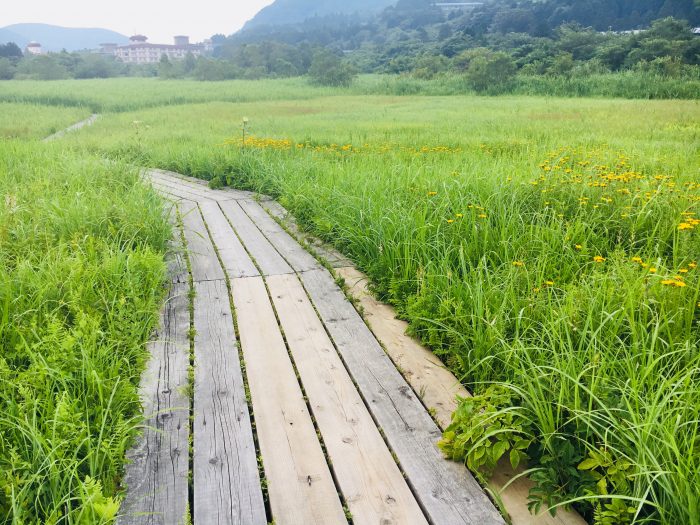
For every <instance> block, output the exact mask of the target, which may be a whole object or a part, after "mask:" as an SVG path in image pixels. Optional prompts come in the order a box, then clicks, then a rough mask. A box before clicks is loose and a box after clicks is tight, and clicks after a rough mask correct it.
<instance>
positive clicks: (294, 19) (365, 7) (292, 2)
mask: <svg viewBox="0 0 700 525" xmlns="http://www.w3.org/2000/svg"><path fill="white" fill-rule="evenodd" d="M393 3H394V0H323V1H318V0H277V1H276V2H274V3H273V4H271V5H269V6H267V7H265V8H263V9H262V10H261V11H260V12H259V13H258V14H257V15H255V17H254V18H253V19H252V20H250V21H249V22H248V23H247V24H246V25H245V27H244V30H247V29H251V28H253V27H260V26H271V25H284V24H295V23H299V22H303V21H304V20H307V19H309V18H315V17H324V16H328V15H337V14H356V15H358V16H365V15H371V14H374V13H377V12H378V11H381V10H382V9H384V8H385V7H388V6H390V5H391V4H393Z"/></svg>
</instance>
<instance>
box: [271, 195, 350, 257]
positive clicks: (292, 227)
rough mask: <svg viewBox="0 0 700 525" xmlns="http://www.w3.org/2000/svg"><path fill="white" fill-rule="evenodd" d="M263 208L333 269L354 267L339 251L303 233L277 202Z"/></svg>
mask: <svg viewBox="0 0 700 525" xmlns="http://www.w3.org/2000/svg"><path fill="white" fill-rule="evenodd" d="M261 206H262V207H263V208H264V209H265V211H267V212H268V213H269V214H270V215H272V217H274V218H275V219H278V220H279V221H281V222H282V224H284V226H285V228H286V229H287V231H289V232H290V233H291V235H292V236H293V237H294V238H295V239H296V240H297V241H299V242H302V241H303V242H305V243H306V244H308V245H309V247H310V248H311V252H312V253H313V254H314V255H316V256H317V257H320V258H322V259H324V260H325V261H326V262H327V263H328V264H330V265H331V266H332V267H333V268H345V267H348V266H352V261H350V259H348V258H347V257H345V256H344V255H343V254H342V253H340V252H339V251H338V250H336V249H335V248H333V247H332V246H330V245H328V244H326V243H325V242H323V241H322V240H321V239H319V238H317V237H314V236H313V235H311V234H309V233H307V232H305V231H303V230H302V229H301V228H300V227H299V225H298V224H297V222H296V221H295V220H294V217H293V216H292V215H291V214H290V213H289V212H288V211H287V210H286V209H285V208H284V207H283V206H282V205H281V204H280V203H278V202H277V201H272V200H270V201H263V202H261Z"/></svg>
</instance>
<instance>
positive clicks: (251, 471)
mask: <svg viewBox="0 0 700 525" xmlns="http://www.w3.org/2000/svg"><path fill="white" fill-rule="evenodd" d="M194 289H195V297H194V329H195V336H194V352H195V368H194V460H193V466H194V468H193V475H194V477H193V485H194V508H193V513H194V522H195V523H202V524H204V523H206V524H226V525H230V524H242V525H249V524H250V525H255V524H260V525H264V524H266V523H267V519H266V517H265V504H264V502H263V497H262V488H261V486H260V477H259V474H258V466H257V458H256V452H255V443H254V441H253V431H252V428H251V424H250V416H249V414H248V405H247V402H246V399H245V389H244V386H243V376H242V373H241V367H240V362H239V360H238V350H237V348H236V336H235V334H234V331H233V316H232V315H231V306H230V302H229V294H228V289H227V287H226V282H225V281H205V282H199V283H194Z"/></svg>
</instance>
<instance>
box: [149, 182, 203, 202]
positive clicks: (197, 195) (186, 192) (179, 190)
mask: <svg viewBox="0 0 700 525" xmlns="http://www.w3.org/2000/svg"><path fill="white" fill-rule="evenodd" d="M149 182H150V183H151V185H152V186H153V187H154V188H155V189H157V190H159V191H162V192H165V193H169V194H171V195H176V196H178V197H180V198H183V199H189V200H192V201H203V200H213V199H211V198H210V197H209V196H207V195H202V193H201V192H199V191H193V190H190V189H189V188H185V187H183V186H180V185H179V184H176V183H168V182H164V181H161V180H158V179H154V178H151V179H150V180H149Z"/></svg>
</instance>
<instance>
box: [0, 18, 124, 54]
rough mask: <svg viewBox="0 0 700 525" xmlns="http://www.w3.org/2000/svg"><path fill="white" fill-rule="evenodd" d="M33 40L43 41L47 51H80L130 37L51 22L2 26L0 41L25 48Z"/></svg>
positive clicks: (120, 41)
mask: <svg viewBox="0 0 700 525" xmlns="http://www.w3.org/2000/svg"><path fill="white" fill-rule="evenodd" d="M32 40H33V41H36V42H39V43H41V45H42V47H43V48H44V49H45V50H46V51H61V50H62V49H66V50H67V51H79V50H81V49H95V48H97V47H99V45H100V44H101V43H103V42H114V43H115V44H126V43H127V42H128V40H129V38H128V37H127V36H124V35H122V34H120V33H117V32H115V31H110V30H108V29H100V28H77V27H60V26H53V25H49V24H14V25H10V26H6V27H3V28H0V43H5V42H14V43H15V44H17V45H18V46H19V47H21V48H24V47H25V46H26V45H27V44H28V43H29V42H31V41H32Z"/></svg>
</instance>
